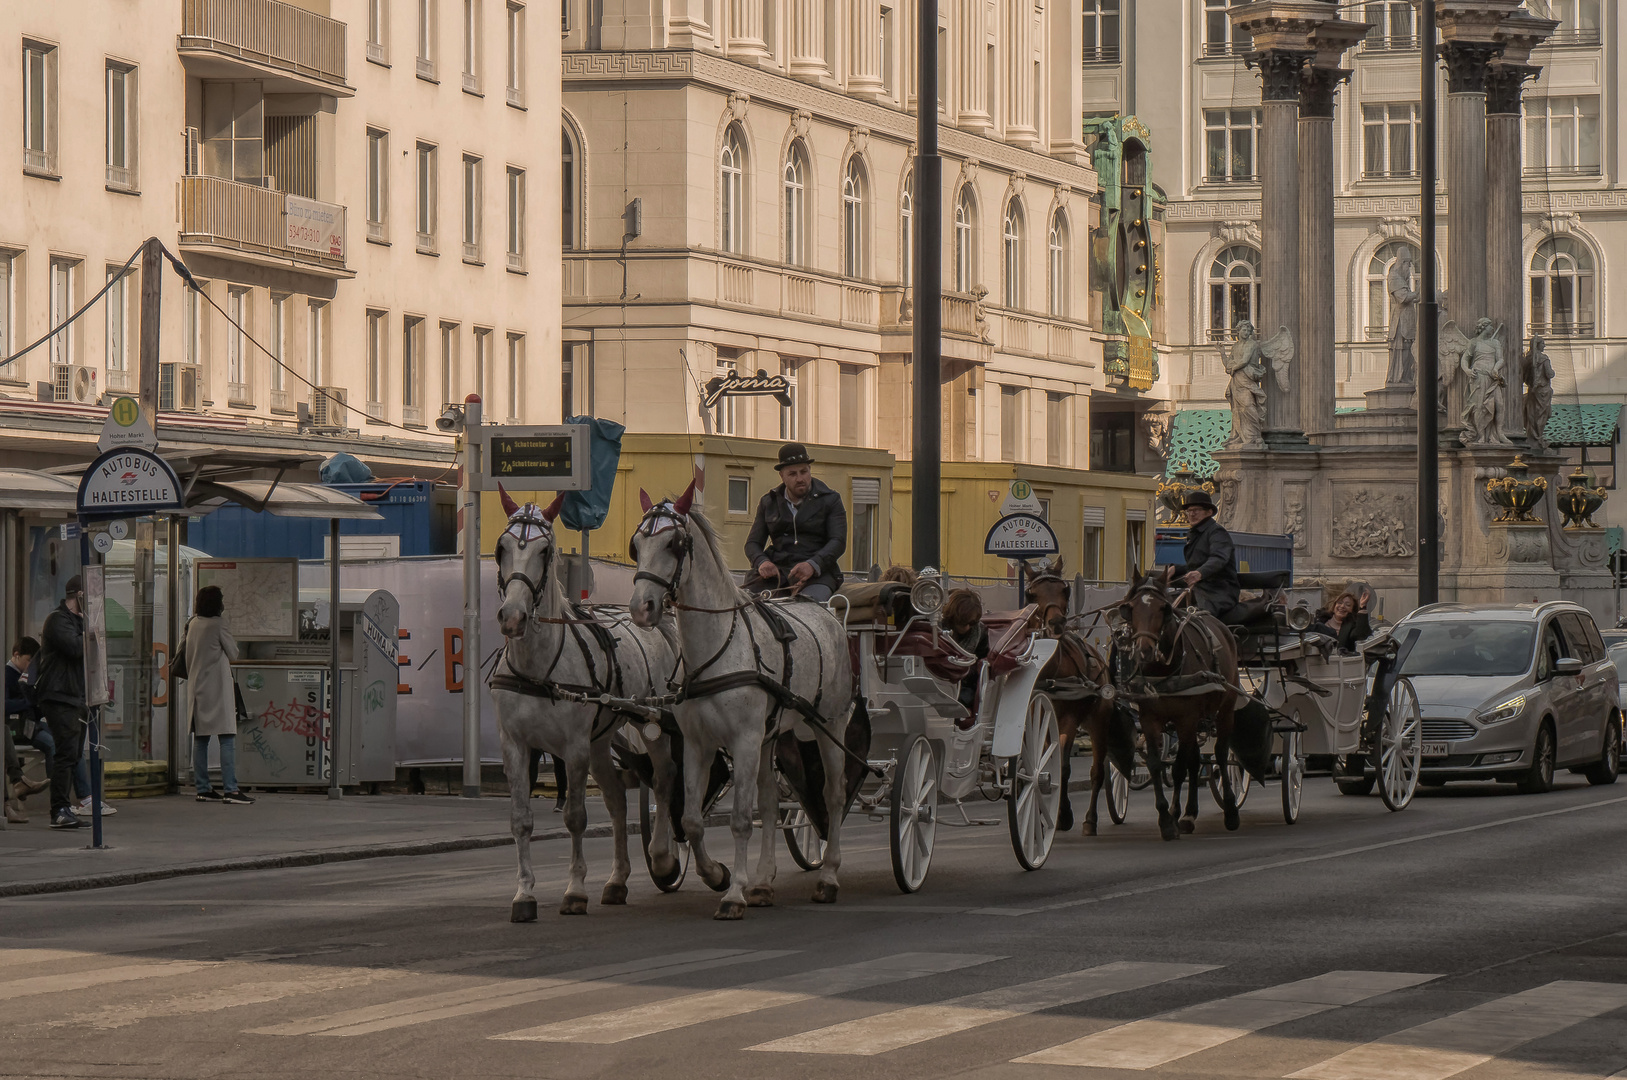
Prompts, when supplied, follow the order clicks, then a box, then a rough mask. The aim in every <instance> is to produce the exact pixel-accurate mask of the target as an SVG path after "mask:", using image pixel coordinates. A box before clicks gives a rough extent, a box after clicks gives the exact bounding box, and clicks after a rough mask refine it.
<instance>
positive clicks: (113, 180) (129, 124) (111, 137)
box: [107, 60, 137, 190]
mask: <svg viewBox="0 0 1627 1080" xmlns="http://www.w3.org/2000/svg"><path fill="white" fill-rule="evenodd" d="M136 116H137V112H136V69H135V68H133V67H130V66H129V65H128V64H119V63H115V62H113V61H112V60H109V61H108V62H107V182H108V184H109V186H111V187H116V188H125V189H127V190H128V189H132V188H134V187H135V186H136Z"/></svg>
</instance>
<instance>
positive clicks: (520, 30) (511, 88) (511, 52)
mask: <svg viewBox="0 0 1627 1080" xmlns="http://www.w3.org/2000/svg"><path fill="white" fill-rule="evenodd" d="M507 89H508V103H509V104H510V105H513V106H514V107H515V108H519V109H523V108H525V5H523V4H516V3H512V2H510V4H509V5H508V87H507Z"/></svg>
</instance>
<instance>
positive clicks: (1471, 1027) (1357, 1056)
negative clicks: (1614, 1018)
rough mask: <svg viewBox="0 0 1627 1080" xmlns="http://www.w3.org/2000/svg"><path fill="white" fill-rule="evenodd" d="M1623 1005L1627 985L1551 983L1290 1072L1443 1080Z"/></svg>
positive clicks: (1356, 1079)
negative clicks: (1521, 1045)
mask: <svg viewBox="0 0 1627 1080" xmlns="http://www.w3.org/2000/svg"><path fill="white" fill-rule="evenodd" d="M1624 1006H1627V983H1597V982H1570V981H1560V982H1551V983H1548V984H1547V985H1545V986H1539V987H1536V988H1535V989H1532V990H1526V991H1525V992H1523V993H1519V994H1511V995H1509V996H1508V997H1500V998H1497V999H1495V1000H1493V1001H1487V1002H1485V1003H1483V1004H1480V1005H1476V1006H1474V1007H1473V1008H1471V1009H1464V1010H1463V1011H1462V1012H1456V1013H1453V1014H1452V1015H1450V1016H1443V1017H1441V1018H1440V1019H1439V1020H1431V1021H1430V1022H1429V1023H1427V1024H1419V1025H1418V1026H1417V1027H1410V1028H1407V1029H1406V1030H1405V1031H1398V1032H1396V1033H1395V1034H1394V1035H1386V1036H1385V1037H1384V1038H1382V1039H1379V1040H1378V1041H1376V1042H1370V1043H1367V1044H1366V1045H1364V1046H1358V1047H1355V1048H1354V1049H1351V1050H1346V1051H1345V1052H1344V1053H1342V1054H1340V1055H1338V1056H1337V1057H1331V1058H1329V1059H1328V1060H1326V1061H1323V1062H1320V1063H1318V1064H1316V1065H1312V1066H1311V1067H1310V1068H1307V1069H1301V1070H1300V1071H1299V1072H1296V1073H1293V1074H1292V1075H1293V1076H1295V1077H1300V1078H1304V1080H1445V1078H1446V1077H1449V1076H1456V1075H1457V1074H1458V1073H1460V1072H1462V1071H1463V1070H1465V1069H1472V1068H1474V1067H1475V1066H1476V1065H1481V1064H1484V1063H1485V1062H1488V1061H1490V1060H1492V1059H1493V1058H1495V1057H1496V1056H1497V1055H1498V1054H1502V1053H1505V1052H1507V1051H1509V1050H1512V1049H1514V1047H1516V1046H1519V1045H1520V1044H1521V1043H1528V1042H1531V1041H1532V1040H1533V1039H1540V1038H1543V1037H1544V1036H1547V1035H1552V1034H1554V1033H1555V1032H1559V1031H1563V1030H1565V1029H1566V1028H1568V1027H1572V1026H1574V1025H1576V1024H1579V1023H1581V1022H1582V1021H1584V1020H1587V1019H1590V1018H1592V1017H1595V1016H1601V1015H1603V1014H1604V1013H1607V1012H1611V1011H1613V1010H1615V1009H1620V1008H1622V1007H1624Z"/></svg>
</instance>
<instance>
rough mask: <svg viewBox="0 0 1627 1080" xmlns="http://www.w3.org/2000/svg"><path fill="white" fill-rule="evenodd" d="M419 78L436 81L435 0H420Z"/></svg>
mask: <svg viewBox="0 0 1627 1080" xmlns="http://www.w3.org/2000/svg"><path fill="white" fill-rule="evenodd" d="M418 77H419V78H421V79H429V80H430V81H432V82H433V81H434V79H435V0H418Z"/></svg>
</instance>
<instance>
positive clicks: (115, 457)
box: [79, 446, 182, 521]
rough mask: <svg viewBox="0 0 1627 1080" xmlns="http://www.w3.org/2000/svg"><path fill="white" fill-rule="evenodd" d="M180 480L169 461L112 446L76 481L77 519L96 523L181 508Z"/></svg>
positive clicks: (129, 448)
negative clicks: (77, 485)
mask: <svg viewBox="0 0 1627 1080" xmlns="http://www.w3.org/2000/svg"><path fill="white" fill-rule="evenodd" d="M181 505H182V503H181V481H180V479H179V478H178V477H177V476H176V475H175V470H174V469H172V468H170V467H169V462H167V461H165V460H164V459H163V458H161V457H159V456H158V455H157V454H155V453H153V452H152V451H151V450H143V449H142V448H141V447H139V446H131V447H116V448H114V449H112V450H109V451H107V452H106V453H105V454H103V455H102V456H101V457H99V458H97V459H96V460H95V461H93V462H91V465H90V468H88V469H86V470H85V475H84V476H82V477H80V478H79V517H80V519H81V520H91V521H99V520H106V519H108V518H122V517H140V516H141V515H143V514H156V513H159V512H161V511H165V510H179V509H181Z"/></svg>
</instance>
